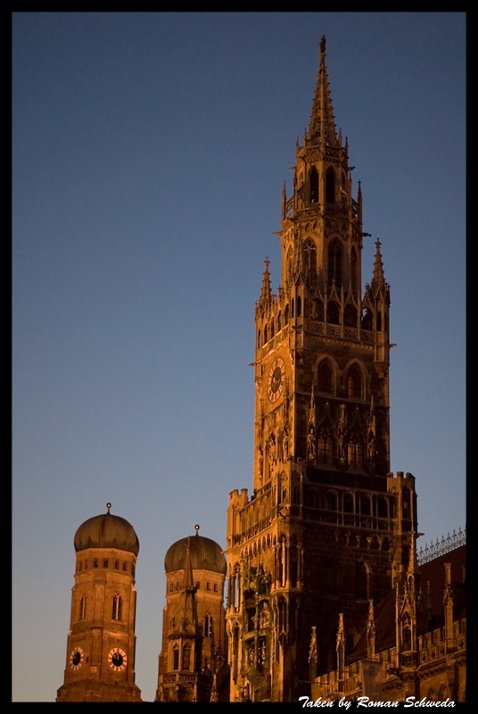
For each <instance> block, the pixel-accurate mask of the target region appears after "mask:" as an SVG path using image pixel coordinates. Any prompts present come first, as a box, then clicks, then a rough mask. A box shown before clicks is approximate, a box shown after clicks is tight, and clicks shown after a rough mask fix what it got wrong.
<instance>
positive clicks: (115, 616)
mask: <svg viewBox="0 0 478 714" xmlns="http://www.w3.org/2000/svg"><path fill="white" fill-rule="evenodd" d="M121 610H122V600H121V595H120V594H119V593H115V594H114V595H113V608H112V612H111V619H112V620H121Z"/></svg>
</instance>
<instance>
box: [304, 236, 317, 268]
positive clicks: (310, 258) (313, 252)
mask: <svg viewBox="0 0 478 714" xmlns="http://www.w3.org/2000/svg"><path fill="white" fill-rule="evenodd" d="M304 267H305V271H306V273H308V274H309V275H311V276H315V275H317V248H316V246H315V243H314V241H313V240H307V241H306V242H305V244H304Z"/></svg>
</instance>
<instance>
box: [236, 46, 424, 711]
mask: <svg viewBox="0 0 478 714" xmlns="http://www.w3.org/2000/svg"><path fill="white" fill-rule="evenodd" d="M353 169H354V167H353V166H350V163H349V152H348V142H347V140H345V142H344V141H343V138H342V133H341V131H340V130H339V131H338V132H337V130H336V127H335V120H334V115H333V109H332V99H331V93H330V88H329V82H328V76H327V67H326V56H325V38H324V37H323V38H322V39H321V43H320V63H319V69H318V76H317V82H316V86H315V92H314V96H313V102H312V112H311V117H310V123H309V127H308V129H307V130H306V132H305V136H304V140H303V143H302V145H299V144H297V147H296V162H295V167H294V179H293V188H292V194H291V196H290V197H289V198H288V197H287V194H286V189H285V187H284V189H283V193H282V227H281V231H280V232H279V233H278V234H277V235H278V236H279V237H280V247H281V256H282V263H281V266H282V267H281V283H280V287H279V289H278V291H277V292H276V293H274V292H273V291H272V288H271V279H270V274H269V261H268V260H267V259H266V261H265V267H264V273H263V278H262V286H261V290H260V295H259V299H258V301H257V303H256V309H255V323H256V329H255V335H256V346H255V350H256V351H255V362H254V365H255V384H256V396H255V437H254V438H255V443H254V474H253V493H252V495H251V497H249V496H248V491H247V489H242V491H241V492H238V491H237V490H235V491H233V492H232V493H231V494H230V497H229V508H228V523H227V551H226V552H227V557H228V608H227V615H226V617H227V631H228V640H229V651H228V658H229V663H230V667H231V700H233V701H241V700H242V701H243V700H252V701H261V700H262V701H264V700H272V701H289V700H296V699H297V696H300V695H302V694H307V693H308V686H309V681H310V671H311V670H314V671H317V673H320V672H322V671H325V670H326V669H327V668H330V666H331V665H332V664H333V663H334V662H335V661H336V658H337V651H336V628H337V624H336V623H337V621H338V619H339V615H341V617H342V618H343V620H344V622H345V623H346V631H344V648H345V649H346V648H347V645H348V642H347V638H348V640H349V642H353V640H354V638H356V637H358V634H357V633H358V631H359V623H362V622H363V621H364V618H365V622H366V620H367V617H368V613H369V607H370V604H369V601H370V600H373V601H374V605H375V608H376V609H377V608H378V607H379V604H380V602H381V601H382V600H383V598H384V597H385V595H386V594H387V593H388V592H389V591H390V589H391V588H392V587H393V586H394V585H395V583H396V582H397V581H398V580H400V583H401V582H402V580H403V577H404V575H405V573H406V570H407V567H408V558H409V553H410V545H411V539H412V534H414V533H415V531H416V522H415V516H414V514H416V504H415V499H416V496H415V487H414V482H415V480H414V477H413V476H412V475H411V474H406V476H404V475H403V473H401V472H399V473H398V474H397V475H396V476H393V475H392V474H390V473H389V470H390V431H389V407H390V404H389V353H390V332H389V330H390V325H389V308H390V291H389V286H388V284H387V283H386V281H385V277H384V271H383V265H382V255H381V244H380V242H379V241H378V240H377V241H376V244H375V259H374V265H373V272H372V279H371V282H370V283H368V284H366V286H365V290H364V291H363V292H362V266H361V263H362V243H363V239H364V237H366V236H368V235H369V234H368V233H365V232H364V231H363V225H362V192H361V187H360V184H359V185H358V191H357V195H356V197H354V196H353V193H352V171H353ZM312 628H315V629H313V630H312ZM311 632H313V633H314V637H315V640H314V647H313V648H312V649H314V652H315V650H316V652H317V654H314V657H313V661H309V660H310V651H311V650H310V645H311V641H310V635H311Z"/></svg>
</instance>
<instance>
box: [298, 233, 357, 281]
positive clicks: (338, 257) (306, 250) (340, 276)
mask: <svg viewBox="0 0 478 714" xmlns="http://www.w3.org/2000/svg"><path fill="white" fill-rule="evenodd" d="M301 260H302V266H301V267H302V269H303V271H304V273H305V275H307V276H308V277H309V278H312V279H313V278H315V277H316V276H317V274H318V271H317V268H318V263H317V245H316V244H315V242H314V240H313V239H312V238H307V240H305V241H304V243H303V245H302V258H301ZM296 267H297V266H296ZM326 270H327V286H328V288H329V289H332V288H334V287H335V288H337V290H340V288H342V287H343V286H344V287H345V281H344V273H345V271H344V247H343V243H342V241H341V240H340V239H339V238H333V239H332V240H331V241H330V243H329V245H328V248H327V267H326ZM286 277H287V280H288V282H289V283H290V284H292V283H293V282H294V265H293V251H292V247H290V248H289V249H288V251H287V257H286ZM359 277H360V276H359V256H358V252H357V249H356V248H355V247H353V248H352V251H351V254H350V288H351V290H352V293H353V294H354V295H357V292H358V290H359Z"/></svg>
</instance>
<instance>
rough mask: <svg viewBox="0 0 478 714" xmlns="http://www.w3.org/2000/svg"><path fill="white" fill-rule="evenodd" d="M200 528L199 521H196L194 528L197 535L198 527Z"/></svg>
mask: <svg viewBox="0 0 478 714" xmlns="http://www.w3.org/2000/svg"><path fill="white" fill-rule="evenodd" d="M200 528H201V526H200V525H199V523H196V525H195V526H194V530H195V531H196V535H197V536H198V535H199V529H200Z"/></svg>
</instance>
